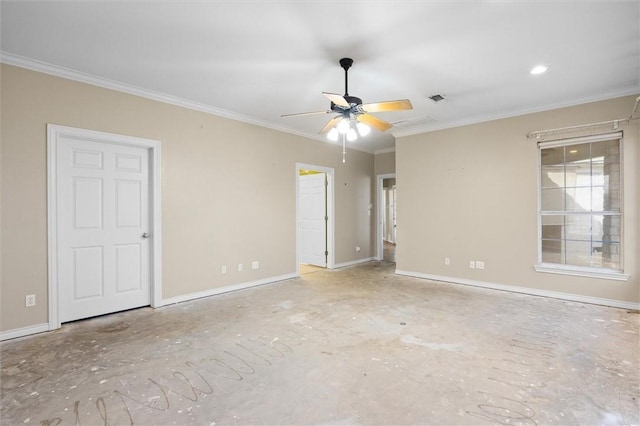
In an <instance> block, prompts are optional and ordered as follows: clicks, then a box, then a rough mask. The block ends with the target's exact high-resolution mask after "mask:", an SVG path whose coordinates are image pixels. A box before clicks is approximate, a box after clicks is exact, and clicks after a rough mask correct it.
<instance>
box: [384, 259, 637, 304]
mask: <svg viewBox="0 0 640 426" xmlns="http://www.w3.org/2000/svg"><path fill="white" fill-rule="evenodd" d="M396 274H397V275H404V276H407V277H414V278H423V279H427V280H432V281H444V282H448V283H453V284H462V285H469V286H473V287H482V288H488V289H492V290H500V291H510V292H512V293H523V294H528V295H531V296H542V297H550V298H553V299H561V300H568V301H571V302H580V303H589V304H592V305H603V306H610V307H613V308H621V309H629V310H636V311H637V310H640V303H633V302H624V301H622V300H615V299H604V298H600V297H591V296H583V295H580V294H572V293H561V292H558V291H550V290H539V289H535V288H529V287H518V286H511V285H504V284H496V283H490V282H486V281H476V280H468V279H465V278H456V277H447V276H442V275H432V274H423V273H421V272H413V271H403V270H399V269H396Z"/></svg>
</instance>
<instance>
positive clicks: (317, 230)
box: [296, 163, 335, 274]
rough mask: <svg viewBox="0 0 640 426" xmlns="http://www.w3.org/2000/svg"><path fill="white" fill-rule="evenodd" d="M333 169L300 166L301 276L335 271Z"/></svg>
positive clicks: (297, 200) (298, 263) (298, 246)
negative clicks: (323, 271)
mask: <svg viewBox="0 0 640 426" xmlns="http://www.w3.org/2000/svg"><path fill="white" fill-rule="evenodd" d="M333 181H334V179H333V169H331V168H327V167H322V166H317V165H311V164H301V163H298V164H296V222H297V225H296V229H297V232H296V246H297V250H296V254H297V262H296V263H297V273H298V274H300V273H301V272H303V273H306V272H309V271H314V270H317V269H318V268H323V269H324V268H329V269H331V268H333V265H334V259H335V257H334V249H333V248H334V243H333V240H334V239H333V218H334V213H333Z"/></svg>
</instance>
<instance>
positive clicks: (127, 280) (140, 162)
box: [57, 137, 151, 322]
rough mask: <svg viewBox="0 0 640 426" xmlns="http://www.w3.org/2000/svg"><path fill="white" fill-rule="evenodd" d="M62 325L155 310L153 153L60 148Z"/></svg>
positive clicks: (62, 143) (67, 141)
mask: <svg viewBox="0 0 640 426" xmlns="http://www.w3.org/2000/svg"><path fill="white" fill-rule="evenodd" d="M57 147H58V148H57V150H58V151H57V168H58V181H57V194H58V195H57V197H58V198H57V229H58V239H57V241H58V247H57V253H58V291H59V293H58V295H59V296H58V303H59V318H60V322H66V321H73V320H77V319H81V318H88V317H92V316H96V315H102V314H106V313H111V312H117V311H121V310H125V309H131V308H136V307H140V306H146V305H149V304H150V257H149V251H150V244H151V243H150V235H149V233H150V229H149V224H150V214H149V199H150V197H149V151H148V150H147V149H145V148H139V147H131V146H123V145H116V144H111V143H102V142H95V141H90V140H81V139H76V138H66V137H62V138H60V140H59V141H58V145H57Z"/></svg>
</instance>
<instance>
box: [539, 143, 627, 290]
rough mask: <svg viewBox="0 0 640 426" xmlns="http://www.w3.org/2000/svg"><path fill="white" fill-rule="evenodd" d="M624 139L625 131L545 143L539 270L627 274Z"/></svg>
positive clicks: (541, 155) (541, 159)
mask: <svg viewBox="0 0 640 426" xmlns="http://www.w3.org/2000/svg"><path fill="white" fill-rule="evenodd" d="M621 143H622V133H621V132H618V133H612V134H607V135H598V136H590V137H585V138H576V139H565V140H561V141H553V142H541V143H539V145H538V152H539V167H540V169H539V176H540V182H539V188H540V189H539V191H540V192H539V197H540V198H539V199H540V216H539V259H538V260H539V265H538V266H537V267H536V270H540V271H542V272H561V273H573V274H579V275H590V276H598V277H611V278H616V277H615V276H616V275H618V276H622V266H623V265H622V174H621V164H622V161H621ZM618 279H624V278H618Z"/></svg>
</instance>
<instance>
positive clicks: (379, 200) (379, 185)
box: [376, 173, 396, 260]
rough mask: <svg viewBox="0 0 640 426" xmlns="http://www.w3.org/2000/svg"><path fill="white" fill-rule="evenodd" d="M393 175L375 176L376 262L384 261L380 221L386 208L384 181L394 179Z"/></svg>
mask: <svg viewBox="0 0 640 426" xmlns="http://www.w3.org/2000/svg"><path fill="white" fill-rule="evenodd" d="M395 177H396V174H395V173H387V174H383V175H377V176H376V178H377V179H376V204H377V206H378V208H377V217H376V223H377V226H376V228H377V232H376V248H377V250H376V260H383V259H384V234H383V232H382V219H383V218H384V209H385V208H386V206H385V205H384V196H383V194H382V191H383V188H384V180H385V179H392V178H395Z"/></svg>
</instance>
